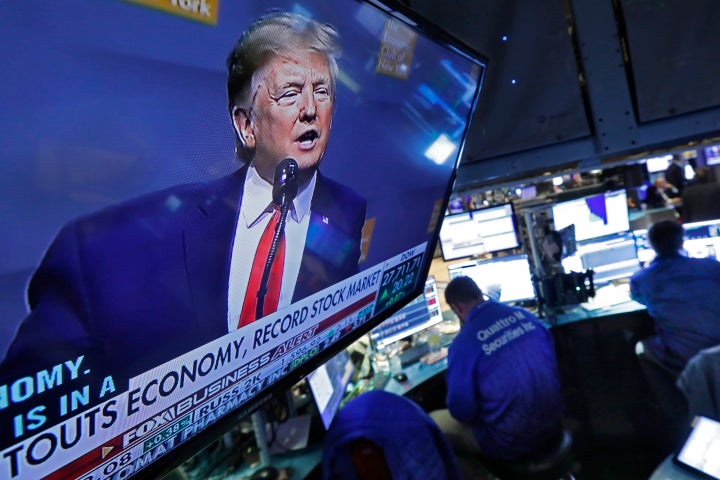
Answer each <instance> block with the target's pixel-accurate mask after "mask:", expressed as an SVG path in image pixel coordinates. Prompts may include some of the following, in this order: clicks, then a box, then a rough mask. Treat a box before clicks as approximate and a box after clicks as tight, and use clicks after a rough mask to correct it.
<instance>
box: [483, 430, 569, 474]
mask: <svg viewBox="0 0 720 480" xmlns="http://www.w3.org/2000/svg"><path fill="white" fill-rule="evenodd" d="M572 447H573V438H572V434H571V433H570V431H569V430H567V429H564V430H563V432H562V435H561V436H560V437H559V438H557V437H556V441H555V442H553V444H552V445H551V446H549V447H548V448H545V449H543V450H542V451H540V452H538V453H536V454H532V455H530V456H529V457H527V458H526V459H523V460H515V461H504V460H497V459H483V463H484V464H485V466H486V468H487V469H488V470H489V471H490V472H491V473H492V474H493V475H494V476H495V477H498V478H499V479H500V480H575V477H574V476H573V473H572Z"/></svg>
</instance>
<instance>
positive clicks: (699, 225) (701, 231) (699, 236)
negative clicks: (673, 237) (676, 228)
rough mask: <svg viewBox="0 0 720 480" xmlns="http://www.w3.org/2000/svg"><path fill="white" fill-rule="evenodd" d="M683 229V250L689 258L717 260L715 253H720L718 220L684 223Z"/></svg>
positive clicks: (719, 221) (719, 222) (719, 225)
mask: <svg viewBox="0 0 720 480" xmlns="http://www.w3.org/2000/svg"><path fill="white" fill-rule="evenodd" d="M683 229H684V230H685V242H684V243H683V248H684V249H685V251H686V252H687V255H688V256H689V257H695V258H706V257H710V258H717V252H718V251H720V220H709V221H704V222H693V223H685V224H683Z"/></svg>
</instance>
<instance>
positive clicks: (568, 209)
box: [552, 190, 630, 242]
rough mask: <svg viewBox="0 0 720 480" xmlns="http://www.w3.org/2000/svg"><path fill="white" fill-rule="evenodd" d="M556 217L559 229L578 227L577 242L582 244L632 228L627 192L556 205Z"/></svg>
mask: <svg viewBox="0 0 720 480" xmlns="http://www.w3.org/2000/svg"><path fill="white" fill-rule="evenodd" d="M552 216H553V221H554V223H555V228H556V229H557V230H562V229H563V228H565V227H567V226H568V225H573V224H574V225H575V240H576V241H578V242H581V241H583V240H590V239H594V238H600V237H604V236H606V235H611V234H613V233H620V232H626V231H628V230H629V229H630V217H629V214H628V204H627V194H626V192H625V190H616V191H611V192H605V193H599V194H595V195H588V196H586V197H582V198H576V199H574V200H567V201H565V202H560V203H556V204H554V205H553V206H552Z"/></svg>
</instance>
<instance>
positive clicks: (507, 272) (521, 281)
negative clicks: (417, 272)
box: [448, 253, 535, 303]
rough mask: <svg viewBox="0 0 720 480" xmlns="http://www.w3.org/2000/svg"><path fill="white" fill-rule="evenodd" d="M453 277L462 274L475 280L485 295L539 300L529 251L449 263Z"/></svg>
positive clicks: (507, 299) (508, 300) (508, 299)
mask: <svg viewBox="0 0 720 480" xmlns="http://www.w3.org/2000/svg"><path fill="white" fill-rule="evenodd" d="M448 272H449V274H450V279H453V278H455V277H460V276H466V277H470V278H472V279H473V280H475V283H477V284H478V286H479V287H480V289H481V290H482V291H483V293H484V294H485V295H487V296H488V297H490V298H492V299H493V300H497V301H500V302H502V303H515V302H522V301H529V300H535V286H534V284H533V280H532V272H531V270H530V262H529V261H528V256H527V254H524V253H522V254H520V255H510V256H507V257H500V258H493V259H490V260H481V261H475V262H467V263H458V264H455V265H450V266H449V267H448Z"/></svg>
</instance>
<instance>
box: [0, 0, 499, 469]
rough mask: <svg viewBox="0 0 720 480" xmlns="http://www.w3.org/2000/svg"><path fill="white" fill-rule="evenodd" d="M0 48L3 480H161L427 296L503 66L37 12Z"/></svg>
mask: <svg viewBox="0 0 720 480" xmlns="http://www.w3.org/2000/svg"><path fill="white" fill-rule="evenodd" d="M426 31H432V32H433V34H432V37H431V36H429V35H428V34H426V33H425V32H426ZM0 37H1V38H2V40H3V44H4V45H5V46H6V47H7V48H3V49H2V50H1V51H0V61H2V64H3V65H5V67H6V68H5V69H4V71H3V72H4V73H2V74H0V75H2V77H3V88H2V89H0V104H2V105H3V108H2V109H0V125H1V126H2V128H1V129H0V144H2V146H3V148H2V152H1V153H0V156H1V160H2V161H1V162H0V205H2V207H0V209H1V210H2V215H0V216H1V218H2V226H3V232H5V235H2V236H0V251H2V256H1V257H0V286H1V287H2V288H0V291H1V292H2V295H0V315H1V316H0V318H1V320H0V359H2V360H1V363H0V478H8V479H38V478H50V479H60V478H63V479H72V478H80V479H83V480H90V479H100V478H128V477H131V476H141V477H143V476H147V477H151V478H155V476H157V475H160V474H162V473H164V472H166V471H167V468H166V467H165V466H163V465H168V466H169V465H171V464H172V463H173V462H179V461H182V459H183V458H187V456H188V455H189V454H190V453H191V452H192V450H193V448H195V451H197V450H199V449H200V448H201V447H202V446H205V445H206V444H207V443H208V439H207V438H204V439H203V437H202V436H203V435H204V434H208V435H209V433H208V432H209V431H210V429H211V427H212V428H214V427H217V426H219V425H220V424H222V422H226V421H227V422H229V421H230V419H232V420H233V421H236V420H237V418H238V417H241V416H243V415H246V414H248V413H251V412H252V411H254V410H256V409H257V408H258V407H259V406H260V405H262V404H263V403H264V402H266V401H267V400H268V399H269V398H270V397H271V396H272V395H273V394H277V393H279V392H280V391H281V390H283V389H285V388H287V387H289V386H290V385H291V384H292V383H293V382H296V381H298V380H300V379H301V378H303V377H304V376H305V375H307V374H308V373H309V372H310V371H312V370H313V369H314V368H316V367H317V366H318V365H320V364H321V363H323V362H325V361H327V360H328V359H329V358H331V357H332V356H333V355H335V354H336V353H337V352H338V351H339V350H341V349H342V348H344V347H345V346H347V345H348V344H349V343H351V342H352V341H354V340H355V339H356V338H357V337H358V336H360V335H362V334H364V333H366V332H367V331H369V330H370V329H371V328H372V327H374V326H376V325H378V324H379V323H380V322H381V321H382V320H383V319H385V318H386V317H388V316H389V315H391V314H393V313H394V312H396V311H397V310H398V309H399V308H401V307H402V306H404V305H405V304H406V303H407V302H408V301H410V300H411V299H414V298H416V297H417V296H418V295H420V294H422V292H423V289H424V287H425V279H426V276H427V272H428V268H429V264H430V262H431V260H432V256H433V252H434V249H435V246H436V242H437V237H438V230H439V225H440V223H441V219H442V212H444V211H445V209H446V208H447V198H448V196H449V193H450V191H451V188H452V184H453V181H454V178H455V174H456V169H457V165H458V163H459V158H460V156H461V154H462V149H463V146H464V144H465V141H466V136H467V129H468V123H469V119H470V118H471V116H472V114H473V111H474V109H475V106H476V103H477V98H478V95H479V92H480V87H481V84H482V80H483V76H484V71H485V62H484V60H483V59H482V57H481V56H480V55H479V54H477V53H474V52H471V51H470V50H469V49H468V48H466V47H465V46H463V45H462V44H461V43H459V42H457V41H456V40H454V39H452V38H451V37H449V36H447V35H445V34H444V33H443V32H441V31H440V30H438V29H432V30H428V29H426V28H424V27H423V21H422V19H420V18H415V17H413V15H412V13H411V12H405V14H404V15H400V14H397V15H396V14H394V13H393V11H392V10H391V9H389V8H387V7H386V6H384V5H380V4H375V3H367V2H361V1H353V0H343V1H324V0H301V1H285V0H277V1H275V0H272V1H267V0H252V1H248V0H245V1H242V2H231V1H222V2H221V1H220V0H203V1H201V2H176V1H174V0H161V1H157V0H152V1H151V0H134V1H123V0H96V1H93V2H80V1H68V2H49V3H48V2H45V1H40V0H26V1H23V2H12V3H8V4H7V5H4V8H3V14H2V15H0ZM389 206H393V208H389ZM231 414H233V415H231ZM193 445H196V446H197V447H193ZM168 452H173V453H172V454H170V455H168ZM179 452H184V453H179ZM183 456H184V457H183ZM178 459H179V460H178Z"/></svg>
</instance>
